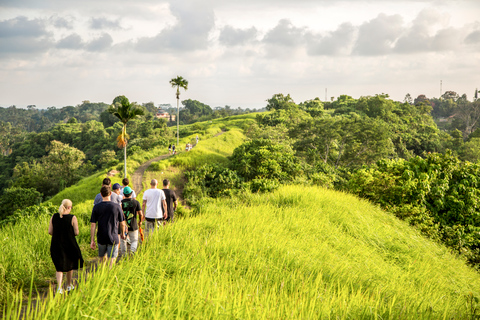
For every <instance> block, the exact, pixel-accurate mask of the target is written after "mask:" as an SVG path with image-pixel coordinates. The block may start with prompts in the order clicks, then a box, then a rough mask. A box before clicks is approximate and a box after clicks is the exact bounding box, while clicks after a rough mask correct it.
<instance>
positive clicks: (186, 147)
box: [185, 143, 190, 151]
mask: <svg viewBox="0 0 480 320" xmlns="http://www.w3.org/2000/svg"><path fill="white" fill-rule="evenodd" d="M189 150H190V144H189V143H187V145H186V146H185V151H189Z"/></svg>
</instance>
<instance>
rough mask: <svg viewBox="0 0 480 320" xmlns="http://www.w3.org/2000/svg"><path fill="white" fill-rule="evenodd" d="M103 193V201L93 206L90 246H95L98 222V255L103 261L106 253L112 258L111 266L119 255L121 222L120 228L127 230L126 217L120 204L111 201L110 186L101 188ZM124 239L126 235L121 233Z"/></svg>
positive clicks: (93, 247)
mask: <svg viewBox="0 0 480 320" xmlns="http://www.w3.org/2000/svg"><path fill="white" fill-rule="evenodd" d="M100 193H101V195H102V200H103V201H102V202H99V203H97V204H96V205H94V206H93V210H92V216H91V218H90V225H91V226H90V248H92V249H94V250H95V248H96V246H95V229H96V227H97V224H98V231H97V243H98V256H99V257H100V259H101V260H102V261H105V259H106V255H107V256H108V258H110V266H112V265H113V264H114V263H115V259H116V258H117V256H118V244H119V243H120V241H119V240H120V239H119V238H118V230H119V224H120V229H121V230H125V221H124V220H125V219H124V217H123V211H122V208H121V207H120V205H118V204H116V203H114V202H112V201H110V196H111V194H112V190H111V189H110V187H109V186H103V187H102V189H100ZM121 237H122V239H123V238H124V237H125V236H124V233H122V235H121Z"/></svg>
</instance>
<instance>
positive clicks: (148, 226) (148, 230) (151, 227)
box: [145, 221, 155, 238]
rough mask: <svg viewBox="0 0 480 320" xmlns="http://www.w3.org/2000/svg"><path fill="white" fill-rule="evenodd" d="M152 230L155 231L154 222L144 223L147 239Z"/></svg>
mask: <svg viewBox="0 0 480 320" xmlns="http://www.w3.org/2000/svg"><path fill="white" fill-rule="evenodd" d="M153 230H155V221H146V224H145V231H146V236H147V238H148V237H149V236H150V234H151V233H152V232H153Z"/></svg>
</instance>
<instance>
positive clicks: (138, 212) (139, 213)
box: [137, 210, 144, 224]
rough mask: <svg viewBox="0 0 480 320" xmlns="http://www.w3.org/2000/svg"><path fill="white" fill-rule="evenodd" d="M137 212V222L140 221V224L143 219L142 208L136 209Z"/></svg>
mask: <svg viewBox="0 0 480 320" xmlns="http://www.w3.org/2000/svg"><path fill="white" fill-rule="evenodd" d="M137 214H138V215H139V217H140V220H139V222H138V223H140V224H141V223H142V222H143V220H144V216H143V212H142V210H138V211H137Z"/></svg>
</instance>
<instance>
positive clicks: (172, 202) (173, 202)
mask: <svg viewBox="0 0 480 320" xmlns="http://www.w3.org/2000/svg"><path fill="white" fill-rule="evenodd" d="M162 190H163V193H165V198H166V202H167V213H168V217H167V219H166V221H167V222H172V223H173V222H174V212H175V210H177V206H178V200H177V196H176V195H175V192H174V191H173V190H170V181H169V180H168V179H165V180H163V189H162Z"/></svg>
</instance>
